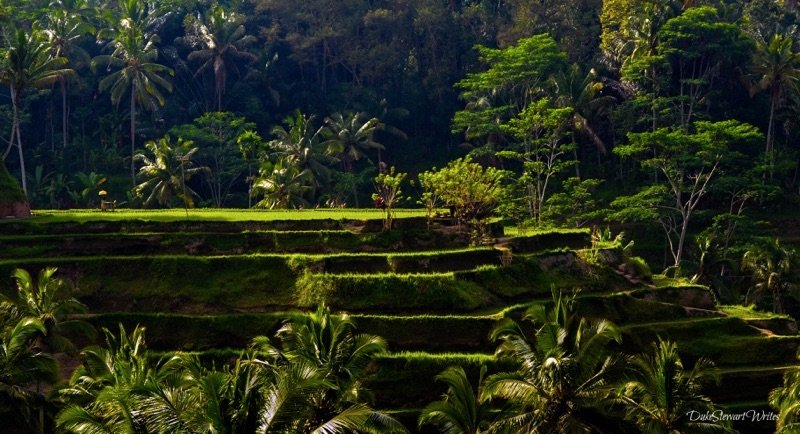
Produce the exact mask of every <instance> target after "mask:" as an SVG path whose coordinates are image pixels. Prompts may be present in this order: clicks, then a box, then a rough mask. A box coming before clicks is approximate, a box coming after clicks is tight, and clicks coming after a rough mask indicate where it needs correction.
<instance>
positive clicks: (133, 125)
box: [131, 84, 136, 188]
mask: <svg viewBox="0 0 800 434" xmlns="http://www.w3.org/2000/svg"><path fill="white" fill-rule="evenodd" d="M135 152H136V87H135V84H131V184H132V186H133V188H136V164H135V163H134V161H133V154H134V153H135Z"/></svg>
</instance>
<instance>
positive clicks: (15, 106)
mask: <svg viewBox="0 0 800 434" xmlns="http://www.w3.org/2000/svg"><path fill="white" fill-rule="evenodd" d="M19 94H20V92H19V91H18V90H17V89H14V87H13V86H12V87H11V106H12V122H11V131H12V134H13V133H14V132H16V135H17V150H19V170H20V174H19V177H20V180H21V181H22V182H21V184H22V192H23V193H25V196H27V195H28V182H27V179H26V176H25V155H24V153H23V152H22V135H21V134H20V132H19V130H20V127H19V105H20V103H21V101H20V98H19ZM12 141H13V136H12Z"/></svg>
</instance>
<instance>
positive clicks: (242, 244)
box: [0, 211, 800, 432]
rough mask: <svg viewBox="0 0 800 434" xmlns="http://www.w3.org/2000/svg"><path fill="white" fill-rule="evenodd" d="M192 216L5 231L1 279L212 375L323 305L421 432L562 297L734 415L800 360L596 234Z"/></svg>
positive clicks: (767, 333) (26, 224)
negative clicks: (554, 292)
mask: <svg viewBox="0 0 800 434" xmlns="http://www.w3.org/2000/svg"><path fill="white" fill-rule="evenodd" d="M181 212H183V211H181ZM194 213H195V211H192V212H191V213H190V217H189V218H188V219H187V218H186V216H185V215H183V216H182V218H181V214H180V213H176V212H172V213H166V214H165V215H160V214H158V213H156V214H153V213H151V214H146V213H143V214H139V215H138V217H134V216H133V215H132V214H122V213H120V214H115V213H102V214H99V213H95V214H98V215H100V216H99V217H98V216H96V215H94V214H93V215H91V216H90V217H88V218H87V217H86V216H85V215H70V214H69V213H49V214H46V215H42V216H40V217H36V218H33V219H31V220H28V221H23V222H0V275H6V276H7V275H9V274H10V272H11V270H12V269H13V268H15V267H25V268H27V269H29V270H31V271H35V270H36V269H38V268H41V267H44V266H57V267H59V269H60V273H61V276H63V277H66V278H67V279H69V280H70V281H71V282H73V284H74V291H75V295H76V296H77V297H78V298H79V299H80V300H82V301H83V302H84V303H86V304H87V305H88V306H89V308H90V311H91V314H89V315H88V317H87V319H88V320H89V321H90V322H92V323H93V324H94V325H96V326H104V327H109V328H115V327H116V324H117V323H122V324H124V325H126V326H127V327H133V326H134V325H136V324H141V325H144V326H146V327H147V338H148V344H149V346H150V347H151V348H152V349H154V350H157V351H170V350H184V351H193V352H198V353H200V354H202V355H203V356H204V358H206V359H207V360H214V361H215V362H224V361H225V360H227V359H229V358H231V357H235V356H236V355H238V354H239V353H240V351H241V349H242V348H243V347H245V346H246V345H247V343H248V342H249V340H250V339H251V338H252V337H253V336H256V335H271V334H272V333H273V332H274V331H275V330H276V329H277V328H278V327H279V325H280V324H281V322H282V321H283V320H284V319H286V318H288V317H290V316H292V315H299V314H301V313H302V312H304V311H307V310H309V309H312V308H314V307H315V306H316V305H317V304H318V303H320V302H325V303H327V304H328V305H330V306H332V307H333V308H334V309H335V310H338V311H347V312H349V313H351V314H352V315H353V318H354V319H355V321H356V324H357V325H358V326H359V328H360V330H362V331H364V332H367V333H373V334H377V335H381V336H383V337H384V338H385V339H386V340H387V341H388V343H389V346H390V353H388V354H385V355H383V356H381V357H380V358H379V359H378V361H377V365H378V366H376V374H375V376H374V377H373V378H372V380H371V381H370V384H369V387H370V388H371V389H372V391H373V392H374V396H375V405H376V407H378V408H382V409H389V410H392V411H393V412H394V414H396V415H397V416H398V417H400V418H401V419H403V420H404V421H406V422H408V426H409V427H414V426H416V424H415V423H414V421H415V419H416V414H417V412H418V410H419V409H420V408H422V407H423V406H424V405H426V404H427V403H428V402H430V401H432V400H435V399H437V398H438V396H439V395H440V394H441V393H442V392H443V387H442V386H441V385H440V384H437V383H435V382H434V381H433V377H434V376H435V375H436V374H437V373H439V372H440V371H441V370H443V369H444V368H446V367H447V366H450V365H453V364H459V365H462V366H464V367H465V368H467V371H468V373H471V375H472V376H473V377H476V376H477V372H478V369H479V367H480V365H481V364H486V365H488V366H489V367H490V370H496V369H500V368H508V367H510V366H509V362H507V361H503V360H496V359H495V357H494V356H493V350H494V344H493V343H492V342H490V341H489V332H490V330H491V329H492V328H493V326H494V325H495V323H496V322H497V321H498V320H499V319H501V318H503V317H507V316H512V317H519V316H520V315H521V314H522V312H524V310H525V309H526V308H527V307H528V306H530V305H532V304H536V303H547V302H548V301H549V300H550V293H551V288H556V289H562V290H566V291H579V292H578V305H579V309H580V310H581V311H582V312H583V313H584V314H585V315H589V316H598V317H604V318H608V319H610V320H612V321H614V322H615V323H617V324H618V325H620V326H621V328H622V330H623V334H624V339H623V343H622V344H621V345H620V348H619V350H620V351H624V352H633V351H637V350H638V349H641V348H645V347H647V346H648V345H649V344H650V343H651V342H652V341H654V340H655V339H656V338H657V337H658V336H660V337H662V338H665V339H673V340H676V341H678V342H679V348H680V349H681V351H682V353H683V356H684V357H685V360H686V361H689V362H691V361H693V360H695V359H697V358H698V357H710V358H712V359H713V360H714V361H715V362H716V363H717V364H718V366H719V367H720V368H721V370H722V373H723V376H722V382H721V384H720V385H719V386H718V387H716V388H714V389H713V390H710V391H709V393H710V395H711V396H712V397H713V398H714V399H715V400H716V401H717V402H718V403H720V404H723V405H725V406H728V407H729V408H731V409H750V408H764V407H766V401H767V395H768V393H769V390H771V389H772V388H774V387H775V386H777V385H778V384H779V383H780V381H781V376H782V374H783V372H784V371H785V370H786V369H787V368H788V367H789V366H791V365H793V364H794V363H795V360H796V358H795V354H796V353H797V349H798V345H800V337H799V336H798V335H797V326H796V324H795V323H794V321H792V320H790V319H788V318H782V317H775V316H770V315H763V314H757V313H754V312H750V311H747V310H746V309H737V308H725V309H719V308H718V307H717V306H716V305H715V304H714V300H713V297H712V295H711V293H710V292H709V291H708V290H707V289H706V288H704V287H700V286H691V285H679V284H677V283H676V282H671V281H669V280H665V279H659V280H658V284H655V283H652V282H649V281H647V279H644V280H643V281H642V280H641V279H639V278H636V277H635V276H633V278H632V276H624V275H621V274H623V273H620V272H619V270H618V268H619V266H620V265H621V263H622V261H623V255H622V251H621V249H619V248H616V247H609V248H606V249H596V250H592V246H591V243H590V240H589V236H588V233H587V232H585V231H554V232H545V233H536V234H533V235H529V236H527V237H519V238H512V239H508V240H503V241H504V245H503V248H505V249H510V252H511V255H510V256H509V255H508V254H506V255H504V254H503V252H502V251H501V250H498V249H497V248H496V247H495V246H484V247H476V248H471V247H468V246H467V242H468V240H467V238H466V237H465V236H463V235H461V234H460V233H459V232H458V231H457V230H455V228H452V227H447V226H440V225H439V224H436V225H434V227H432V228H431V229H433V230H429V227H428V224H427V222H426V221H425V219H424V218H422V217H419V215H414V214H413V213H409V214H408V215H403V214H401V215H400V216H399V217H400V218H399V219H398V225H397V227H398V229H397V230H395V231H392V232H389V233H385V232H381V231H380V228H381V221H380V214H379V213H372V214H369V213H365V214H363V215H362V214H359V213H354V214H350V215H349V216H348V215H346V214H342V216H345V217H347V218H338V217H341V216H340V215H336V214H332V215H328V216H327V217H319V218H318V215H317V214H313V216H314V217H308V216H309V215H312V214H311V212H309V214H305V213H300V214H298V215H300V216H302V218H295V215H294V214H276V215H261V214H259V213H256V212H251V211H248V212H243V213H241V214H237V213H235V212H227V213H226V214H219V215H215V214H206V215H204V216H201V217H196V216H195V214H194ZM289 216H291V217H289ZM331 216H333V217H331ZM740 428H741V429H742V430H743V432H756V431H754V430H756V429H758V428H761V429H763V428H764V425H763V424H762V425H760V426H759V427H747V426H743V427H740Z"/></svg>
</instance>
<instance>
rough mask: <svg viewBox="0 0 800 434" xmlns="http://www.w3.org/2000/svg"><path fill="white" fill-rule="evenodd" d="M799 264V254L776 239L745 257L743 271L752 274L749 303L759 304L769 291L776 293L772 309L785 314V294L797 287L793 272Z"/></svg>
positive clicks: (751, 250)
mask: <svg viewBox="0 0 800 434" xmlns="http://www.w3.org/2000/svg"><path fill="white" fill-rule="evenodd" d="M796 262H797V252H796V251H795V250H794V249H791V248H787V247H784V246H782V245H781V243H780V240H778V239H777V238H773V239H771V240H769V241H768V242H766V243H763V244H762V245H758V246H754V247H752V248H751V249H749V250H748V251H746V252H745V253H744V255H742V263H741V267H742V270H746V271H750V272H751V273H752V286H751V287H750V289H748V291H747V295H746V296H745V302H746V303H756V302H757V301H758V300H759V299H760V298H761V296H762V295H763V294H764V293H765V292H769V293H771V294H772V310H773V312H775V313H783V301H782V300H783V293H784V292H786V291H787V289H789V287H791V286H793V285H792V283H791V282H789V280H788V277H789V273H790V272H791V271H792V269H793V268H794V266H795V265H796Z"/></svg>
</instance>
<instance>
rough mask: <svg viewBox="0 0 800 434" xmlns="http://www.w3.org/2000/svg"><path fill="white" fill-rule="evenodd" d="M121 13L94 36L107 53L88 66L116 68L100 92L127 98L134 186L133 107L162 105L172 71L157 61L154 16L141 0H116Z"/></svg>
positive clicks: (169, 88) (102, 82)
mask: <svg viewBox="0 0 800 434" xmlns="http://www.w3.org/2000/svg"><path fill="white" fill-rule="evenodd" d="M119 7H120V10H121V11H122V15H121V16H120V17H118V18H114V21H113V22H111V23H110V24H111V27H110V28H108V29H104V30H103V31H101V32H100V34H99V35H98V36H99V37H100V38H107V39H108V43H107V44H106V47H107V48H109V49H111V50H113V51H112V53H111V54H110V55H101V56H97V57H95V58H94V59H93V60H92V67H93V69H96V68H97V66H105V67H106V68H107V70H108V71H110V70H112V69H117V70H116V71H115V72H113V73H111V74H109V75H108V76H106V77H105V78H103V79H102V80H100V84H99V90H100V92H105V91H110V92H111V102H112V103H114V104H115V105H116V104H119V102H120V101H122V99H123V98H124V96H125V94H129V97H130V121H131V123H130V135H131V167H130V169H131V184H132V185H133V187H136V166H135V162H134V158H133V156H134V154H135V153H136V108H137V107H142V108H144V109H146V110H154V109H155V108H156V106H157V105H164V95H163V93H162V89H163V90H166V91H167V92H172V83H170V81H169V80H168V79H167V78H165V76H173V75H174V74H175V72H174V71H173V70H172V69H171V68H169V67H167V66H165V65H162V64H160V63H157V61H158V49H157V48H156V45H157V44H158V43H159V41H160V39H159V37H158V35H157V34H156V33H155V32H150V31H149V27H151V26H152V25H153V23H154V20H155V18H154V16H153V14H152V12H151V11H150V10H149V7H148V5H147V4H146V3H145V2H144V1H143V0H119Z"/></svg>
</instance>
